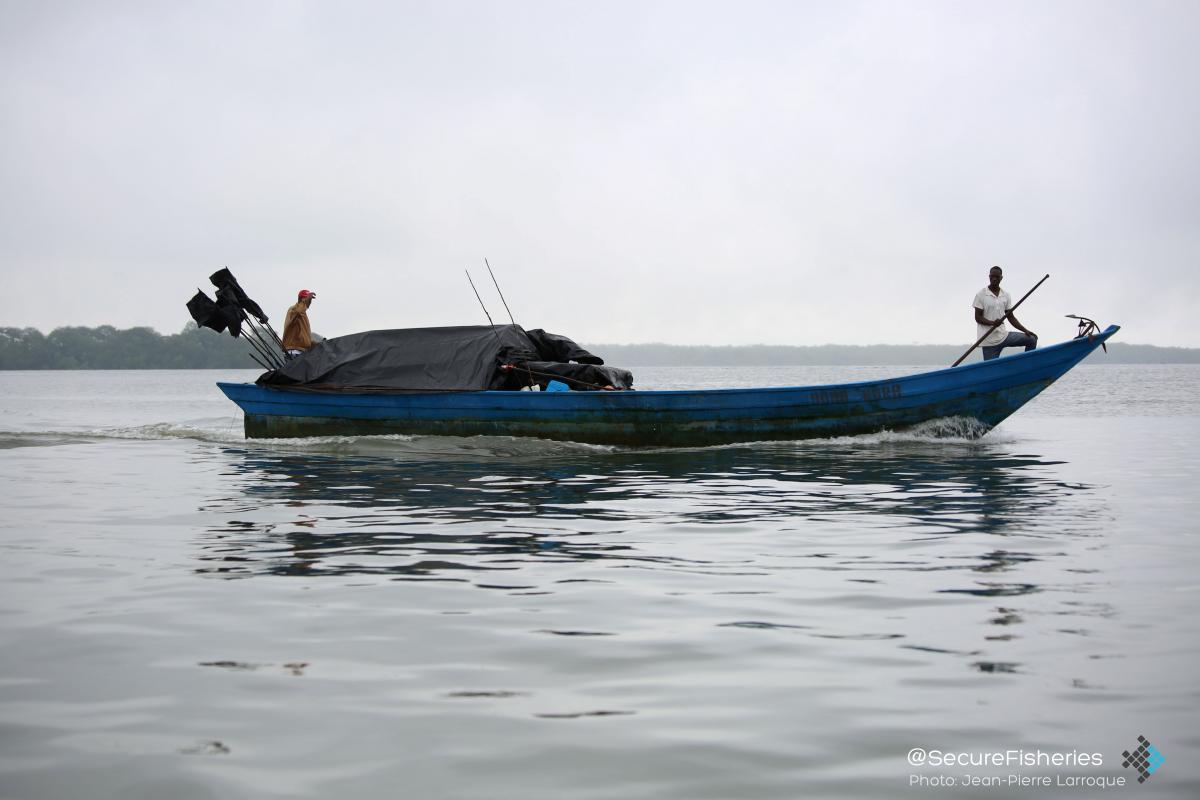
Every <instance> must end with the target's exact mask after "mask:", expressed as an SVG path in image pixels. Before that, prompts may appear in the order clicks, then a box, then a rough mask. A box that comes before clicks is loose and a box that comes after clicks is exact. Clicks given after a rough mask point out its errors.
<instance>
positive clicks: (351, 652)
mask: <svg viewBox="0 0 1200 800" xmlns="http://www.w3.org/2000/svg"><path fill="white" fill-rule="evenodd" d="M1100 358H1102V356H1097V357H1095V359H1094V360H1099V359H1100ZM906 371H911V370H905V369H904V368H896V367H889V368H841V369H831V368H787V369H779V370H768V369H747V370H738V369H711V370H704V371H702V372H700V373H696V372H695V371H687V370H682V369H641V370H637V371H636V372H637V377H638V380H639V385H641V386H643V387H653V388H671V387H678V386H683V385H705V386H735V385H789V384H806V383H821V382H828V381H839V380H859V379H865V378H870V377H877V376H884V375H897V374H902V373H904V372H906ZM252 376H253V373H250V372H246V373H223V372H219V371H203V372H201V371H197V372H43V373H32V372H7V373H0V395H2V397H0V409H2V410H3V421H2V422H0V485H2V486H3V496H4V501H3V512H4V513H3V515H2V516H0V797H3V798H76V797H79V798H172V799H175V798H218V797H219V798H276V797H278V798H285V797H286V798H324V797H330V796H336V797H339V798H343V799H348V798H376V797H378V798H396V797H403V798H481V799H482V798H487V799H488V800H494V799H499V798H514V799H516V798H521V799H525V798H570V799H572V800H574V799H576V798H577V799H578V800H590V799H591V798H623V799H625V798H655V799H656V800H664V799H666V800H674V799H675V798H678V799H679V800H696V799H698V798H800V797H879V798H885V797H928V796H940V797H962V796H968V797H974V796H978V797H1023V796H1029V797H1095V796H1112V797H1117V796H1126V795H1128V796H1145V797H1160V798H1161V797H1172V798H1174V797H1180V798H1182V797H1189V798H1194V797H1197V796H1200V766H1198V763H1200V732H1198V731H1197V730H1196V718H1197V711H1198V710H1200V690H1198V689H1197V681H1196V678H1195V675H1196V672H1197V670H1196V666H1195V662H1196V661H1197V656H1198V655H1200V622H1198V621H1197V600H1198V599H1200V540H1198V538H1197V530H1198V528H1200V526H1197V523H1196V519H1197V517H1198V515H1200V504H1198V502H1197V491H1196V486H1197V479H1198V478H1200V368H1198V367H1194V366H1105V365H1097V364H1094V363H1091V362H1089V363H1088V364H1085V365H1083V366H1081V367H1079V368H1077V369H1076V370H1075V371H1074V372H1072V373H1071V374H1070V375H1068V376H1067V377H1066V378H1065V379H1064V380H1062V381H1061V382H1060V383H1059V384H1057V385H1055V386H1054V387H1052V388H1051V389H1050V390H1049V391H1048V392H1047V393H1045V394H1044V395H1042V396H1041V397H1040V398H1038V399H1037V400H1035V401H1034V402H1033V403H1032V404H1031V405H1030V406H1028V407H1027V408H1026V409H1024V410H1023V411H1021V412H1020V413H1019V414H1018V415H1016V416H1015V417H1013V418H1012V419H1010V420H1009V421H1007V422H1006V423H1005V424H1004V425H1002V426H1001V427H1000V428H999V429H998V430H996V431H994V432H993V433H991V434H989V435H988V436H987V437H985V438H983V439H981V440H978V441H969V440H965V439H959V438H953V437H949V438H940V437H938V436H937V435H936V434H937V431H936V430H931V431H927V432H924V433H922V434H886V435H878V436H868V437H855V438H846V439H828V440H820V441H809V442H799V443H778V444H769V445H752V446H751V445H747V446H738V447H721V448H709V449H689V450H658V451H651V452H646V451H629V450H619V449H611V448H599V447H588V446H582V445H571V444H563V443H546V442H538V441H530V440H514V439H437V438H419V437H418V438H409V437H373V438H359V439H352V438H346V439H316V440H291V441H281V442H255V441H246V440H245V439H244V438H243V437H242V435H241V419H240V415H239V414H238V413H237V411H236V409H235V408H234V406H232V404H230V403H228V402H227V401H226V400H225V399H224V397H223V396H221V395H220V394H219V392H218V391H217V390H216V388H215V387H214V386H213V383H214V381H216V380H218V379H230V378H239V379H240V378H250V377H252ZM1139 735H1144V736H1145V737H1147V739H1148V740H1149V741H1150V742H1151V743H1152V744H1153V745H1154V746H1155V747H1156V748H1157V749H1158V750H1159V751H1160V752H1161V753H1162V754H1163V756H1164V757H1165V759H1166V761H1165V763H1164V765H1163V766H1162V767H1161V768H1160V769H1159V771H1158V772H1157V773H1156V774H1154V775H1153V776H1152V777H1151V778H1150V780H1149V781H1148V782H1147V783H1146V784H1144V785H1139V784H1137V782H1136V777H1137V775H1136V773H1135V772H1134V770H1133V769H1132V768H1123V767H1122V766H1121V761H1122V757H1121V753H1122V751H1123V750H1130V749H1132V748H1133V747H1135V746H1136V745H1137V737H1138V736H1139ZM917 747H920V748H925V749H926V750H929V751H936V750H943V751H949V752H954V753H964V754H966V753H984V752H992V751H1001V752H1003V751H1008V750H1024V751H1027V752H1030V753H1035V754H1036V751H1038V750H1041V751H1043V752H1045V753H1052V752H1055V753H1072V752H1074V753H1097V754H1099V755H1100V756H1101V758H1102V761H1103V763H1102V765H1100V766H1095V765H1085V766H1078V765H1075V766H1064V767H1056V766H1045V765H1043V766H1036V765H1035V766H1020V765H1017V766H1011V765H1005V766H1000V767H977V766H976V767H972V766H965V767H964V766H954V767H932V766H929V765H925V766H920V767H913V766H910V765H909V763H908V760H907V758H908V753H909V751H910V750H911V749H913V748H917ZM968 774H973V775H974V776H975V777H977V778H984V777H988V776H996V777H997V779H1007V776H1012V775H1015V776H1017V777H1026V778H1031V777H1043V776H1044V777H1049V778H1051V779H1052V781H1057V782H1060V783H1061V782H1067V783H1069V782H1070V781H1071V780H1073V779H1077V778H1092V779H1099V778H1104V779H1107V780H1111V779H1114V778H1116V777H1120V776H1124V777H1125V779H1126V783H1127V785H1125V786H1118V787H1110V788H1103V787H1097V786H1094V785H1093V786H1084V787H1080V786H1070V785H1068V786H1063V785H1052V786H1050V787H1048V788H1018V787H1014V786H1011V785H1009V786H1001V787H982V788H975V789H972V788H969V787H966V786H963V785H962V782H963V780H964V779H965V776H966V775H968ZM943 775H944V776H952V777H954V779H955V780H956V781H958V782H959V783H958V785H957V786H954V787H940V788H930V787H929V786H928V785H911V784H912V783H913V782H914V781H917V782H918V783H919V781H920V780H921V779H925V780H927V781H928V780H933V779H935V778H938V777H939V776H943Z"/></svg>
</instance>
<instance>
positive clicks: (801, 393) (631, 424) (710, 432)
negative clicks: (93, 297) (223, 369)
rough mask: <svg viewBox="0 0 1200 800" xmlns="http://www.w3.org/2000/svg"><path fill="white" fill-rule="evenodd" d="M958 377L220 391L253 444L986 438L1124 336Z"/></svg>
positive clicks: (245, 386) (990, 364) (1065, 345)
mask: <svg viewBox="0 0 1200 800" xmlns="http://www.w3.org/2000/svg"><path fill="white" fill-rule="evenodd" d="M1119 329H1120V328H1119V326H1116V325H1110V326H1109V327H1108V328H1107V329H1106V330H1104V331H1102V332H1100V333H1097V334H1095V335H1092V336H1083V337H1080V338H1076V339H1072V340H1070V341H1067V342H1062V343H1060V344H1055V345H1049V346H1047V347H1042V348H1039V349H1037V350H1033V351H1031V352H1028V353H1024V352H1023V353H1018V354H1015V355H1009V356H1004V357H1001V358H997V359H993V360H991V361H979V362H975V363H971V364H965V365H963V366H960V367H953V368H951V369H941V370H936V371H934V372H925V373H921V374H917V375H906V376H903V377H899V378H889V379H885V380H877V381H864V382H860V383H845V384H835V385H828V386H796V387H779V388H754V389H698V390H675V391H620V392H519V391H438V390H434V391H416V392H414V391H399V390H390V391H378V390H359V391H355V390H352V389H350V390H347V389H340V390H336V391H330V390H323V389H317V388H311V387H305V388H301V387H280V386H267V385H259V384H253V383H218V384H217V386H219V387H220V389H221V391H223V392H224V393H225V394H226V395H227V396H228V397H229V399H230V400H232V401H233V402H235V403H237V405H238V406H240V407H241V409H242V410H243V411H244V412H245V425H246V436H247V437H250V438H278V437H299V436H330V435H363V434H385V433H402V434H424V435H430V434H433V435H447V436H482V435H492V436H532V437H538V438H543V439H560V440H566V441H575V442H589V443H595V444H616V445H632V446H694V445H711V444H723V443H731V442H752V441H761V440H769V439H804V438H812V437H824V436H840V435H850V434H860V433H871V432H875V431H881V430H902V429H905V428H911V427H913V426H916V425H919V424H921V423H925V422H929V421H932V420H936V419H942V418H967V419H973V420H976V421H977V422H978V423H979V425H978V429H979V430H981V431H987V430H989V429H991V428H993V427H995V426H996V425H998V424H999V423H1000V422H1001V421H1002V420H1004V419H1005V418H1007V417H1008V416H1009V415H1010V414H1012V413H1013V412H1015V411H1016V410H1017V409H1019V408H1020V407H1021V406H1023V405H1025V403H1027V402H1029V401H1030V400H1032V399H1033V398H1034V397H1036V396H1037V394H1038V393H1039V392H1041V391H1042V390H1043V389H1045V388H1046V387H1047V386H1049V385H1050V384H1052V383H1053V382H1054V381H1055V380H1057V379H1058V378H1059V377H1061V376H1062V375H1064V374H1065V373H1066V372H1067V371H1068V370H1069V369H1071V368H1072V367H1073V366H1075V365H1076V364H1078V363H1079V362H1080V361H1082V360H1083V359H1084V358H1085V357H1086V356H1087V355H1088V354H1089V353H1091V352H1092V351H1093V350H1095V349H1096V348H1097V347H1099V346H1100V345H1101V344H1102V343H1104V342H1105V341H1107V340H1108V339H1109V338H1110V337H1111V336H1112V335H1113V334H1114V333H1116V332H1117V331H1118V330H1119Z"/></svg>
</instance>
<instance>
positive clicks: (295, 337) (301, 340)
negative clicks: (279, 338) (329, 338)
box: [283, 300, 312, 350]
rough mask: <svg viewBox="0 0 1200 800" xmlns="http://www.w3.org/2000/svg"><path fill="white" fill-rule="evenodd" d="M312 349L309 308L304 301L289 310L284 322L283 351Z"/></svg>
mask: <svg viewBox="0 0 1200 800" xmlns="http://www.w3.org/2000/svg"><path fill="white" fill-rule="evenodd" d="M310 347H312V329H311V328H309V327H308V306H307V305H306V304H305V303H304V301H303V300H301V301H300V302H298V303H296V305H294V306H292V307H291V308H289V309H288V310H287V317H285V318H284V320H283V349H284V350H307V349H308V348H310Z"/></svg>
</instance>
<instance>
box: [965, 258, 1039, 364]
mask: <svg viewBox="0 0 1200 800" xmlns="http://www.w3.org/2000/svg"><path fill="white" fill-rule="evenodd" d="M1049 277H1050V273H1049V272H1047V273H1046V276H1045V277H1044V278H1042V279H1041V280H1040V281H1038V282H1037V283H1035V284H1034V286H1033V288H1032V289H1030V290H1029V291H1028V292H1026V293H1025V297H1022V298H1021V299H1020V300H1018V301H1017V303H1016V305H1014V306H1013V307H1012V308H1010V309H1009V310H1008V311H1005V312H1004V316H1002V317H1000V319H998V320H996V321H995V322H993V323H992V327H990V328H988V329H987V332H986V333H984V334H983V336H980V337H979V341H977V342H975V344H973V345H971V346H970V347H969V348H967V352H965V353H963V354H962V355H961V356H959V357H958V361H955V362H954V363H953V364H951V365H950V366H951V368H953V367H957V366H958V365H959V364H961V363H962V362H963V359H964V358H966V357H967V356H969V355H971V353H972V352H973V351H974V350H975V348H976V347H979V345H980V344H982V342H983V340H984V339H986V338H987V337H989V336H991V335H992V331H994V330H996V328H999V327H1000V325H1001V324H1003V322H1004V320H1005V319H1007V318H1008V315H1009V314H1011V313H1012V312H1014V311H1016V310H1017V308H1018V307H1019V306H1020V305H1021V303H1024V302H1025V300H1026V298H1028V297H1029V295H1031V294H1033V293H1034V292H1036V291H1037V288H1038V287H1039V286H1041V285H1042V284H1043V283H1045V282H1046V278H1049Z"/></svg>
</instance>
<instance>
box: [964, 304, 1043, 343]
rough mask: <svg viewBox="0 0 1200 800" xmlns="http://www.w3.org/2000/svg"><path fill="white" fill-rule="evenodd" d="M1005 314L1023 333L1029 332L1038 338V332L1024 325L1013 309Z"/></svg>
mask: <svg viewBox="0 0 1200 800" xmlns="http://www.w3.org/2000/svg"><path fill="white" fill-rule="evenodd" d="M977 310H978V309H977ZM1004 316H1006V317H1008V321H1009V322H1011V323H1012V324H1013V327H1014V328H1016V329H1017V330H1019V331H1021V332H1022V333H1028V334H1029V335H1030V336H1032V337H1034V338H1037V334H1036V333H1034V332H1033V331H1031V330H1029V328H1026V327H1025V326H1024V325H1022V324H1021V323H1020V322H1019V321H1018V320H1017V318H1016V316H1015V315H1014V314H1013V313H1012V312H1011V311H1009V312H1008V313H1007V314H1005V315H1004Z"/></svg>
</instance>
